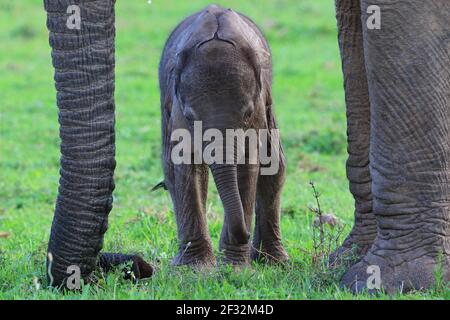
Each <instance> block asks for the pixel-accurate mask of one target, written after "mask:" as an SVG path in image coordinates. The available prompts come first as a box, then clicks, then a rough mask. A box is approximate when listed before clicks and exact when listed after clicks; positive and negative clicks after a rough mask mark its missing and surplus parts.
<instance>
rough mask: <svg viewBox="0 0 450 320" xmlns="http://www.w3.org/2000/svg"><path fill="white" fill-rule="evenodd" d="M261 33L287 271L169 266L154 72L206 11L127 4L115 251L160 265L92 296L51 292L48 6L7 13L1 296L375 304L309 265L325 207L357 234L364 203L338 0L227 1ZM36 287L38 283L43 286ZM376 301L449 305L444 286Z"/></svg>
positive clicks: (55, 153) (3, 17)
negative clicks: (186, 21)
mask: <svg viewBox="0 0 450 320" xmlns="http://www.w3.org/2000/svg"><path fill="white" fill-rule="evenodd" d="M216 2H217V3H219V4H223V5H224V6H227V7H232V8H233V9H235V10H236V11H241V12H243V13H245V14H247V15H249V16H250V17H251V18H253V19H254V20H255V22H257V23H258V24H259V25H260V26H261V28H262V29H263V31H264V33H265V35H266V36H267V39H268V41H269V43H270V44H271V47H272V53H273V60H274V102H275V110H276V115H277V117H278V122H279V127H280V129H281V134H282V139H283V143H284V146H285V150H286V156H287V161H288V173H287V181H286V184H285V189H284V193H283V200H282V232H283V237H284V244H285V246H286V248H287V250H288V252H289V254H290V256H291V263H290V265H288V266H286V267H268V266H261V265H254V266H253V267H252V268H249V269H245V270H242V271H241V272H234V271H233V270H231V269H229V268H226V267H222V268H219V269H217V270H214V271H210V272H206V273H199V272H194V271H192V270H190V269H187V268H177V269H174V268H171V267H170V260H171V258H172V257H173V256H174V255H175V253H176V250H177V242H176V226H175V219H174V215H173V212H172V209H171V202H170V199H169V196H168V194H167V193H164V192H163V191H161V192H156V193H150V189H151V188H152V187H153V186H154V185H155V184H156V183H158V182H159V181H161V178H162V168H161V164H160V117H159V90H158V83H157V65H158V63H159V58H160V54H161V51H162V48H163V45H164V42H165V40H166V37H167V36H168V34H169V32H170V31H171V30H172V28H174V27H175V25H176V24H177V23H178V22H179V21H181V19H182V18H184V17H185V16H187V15H188V14H190V13H193V12H195V11H196V10H198V9H201V8H202V7H204V6H206V5H207V4H208V1H195V2H193V1H174V0H171V1H167V0H165V1H162V0H154V1H153V3H152V4H151V5H149V4H148V3H147V1H146V0H133V1H125V0H118V1H117V4H116V19H117V21H116V27H117V38H116V43H117V47H116V79H117V80H116V110H117V112H116V120H117V127H116V142H117V146H116V147H117V169H116V171H115V181H116V190H115V191H114V208H113V210H112V212H111V214H110V226H109V230H108V232H107V233H106V237H105V245H104V249H105V250H107V251H123V252H140V253H142V255H143V256H144V257H145V258H146V259H147V260H149V261H152V262H153V263H154V264H155V265H156V266H157V273H156V274H155V276H154V277H153V278H152V279H151V280H148V281H142V282H140V283H138V284H132V283H130V282H127V281H125V280H122V279H121V275H120V274H119V273H112V274H108V275H105V276H104V277H102V276H101V279H100V280H99V282H98V283H97V284H91V285H86V286H84V287H83V290H82V292H81V293H68V294H66V295H62V294H61V293H59V292H57V291H55V290H51V289H48V288H47V284H46V280H45V265H44V262H45V254H46V246H47V241H48V237H49V230H50V224H51V220H52V215H53V211H54V204H55V197H56V192H57V187H58V179H59V172H58V170H59V136H58V122H57V107H56V103H55V88H54V82H53V68H52V67H51V60H50V48H49V45H48V31H47V29H46V25H45V23H46V15H45V12H44V10H43V4H42V1H36V0H21V1H2V2H1V3H0V121H1V122H0V139H1V140H0V232H7V233H8V234H9V236H8V237H4V238H0V299H233V298H234V299H367V298H369V297H368V296H365V295H360V296H358V297H353V296H352V295H351V294H350V293H348V292H345V291H343V290H342V289H340V288H339V287H338V282H337V281H336V278H337V275H336V274H333V273H329V274H328V273H323V272H321V271H320V270H319V269H318V268H317V267H316V266H314V265H313V264H312V263H311V257H310V255H308V254H307V253H305V250H306V251H308V250H310V249H311V247H312V219H313V215H312V214H311V213H310V212H309V210H308V206H309V205H313V204H314V200H315V199H314V197H313V195H312V190H311V188H310V186H309V182H310V181H311V180H312V181H314V182H315V185H316V187H317V189H318V190H319V192H320V193H321V197H320V200H321V205H322V207H323V208H324V210H325V211H326V212H332V213H334V214H335V215H336V216H338V217H339V218H340V219H341V220H342V221H343V222H344V223H345V224H346V225H347V228H346V232H348V231H349V230H350V225H351V223H352V220H353V200H352V198H351V195H350V193H349V191H348V183H347V180H346V177H345V169H344V165H345V160H346V135H345V130H346V123H345V106H344V98H343V86H342V76H341V71H340V68H341V67H340V59H339V53H338V47H337V39H336V37H337V36H336V23H335V17H334V4H333V1H330V0H314V1H313V0H302V1H299V0H277V1H274V0H271V1H268V0H264V1H240V0H239V1H238V0H229V1H216ZM208 208H209V209H208V221H209V227H210V232H211V235H212V238H213V241H214V244H215V246H216V247H217V243H218V237H219V235H220V230H221V226H222V219H223V211H222V206H221V203H220V201H219V198H218V195H217V192H216V190H215V188H214V187H212V188H211V190H210V195H209V200H208ZM37 284H40V286H39V285H37ZM377 298H383V299H389V298H403V299H411V298H415V299H424V298H427V299H428V298H438V299H445V298H447V299H448V298H450V293H449V292H448V291H445V290H443V289H442V288H436V289H435V290H431V291H428V292H422V293H412V294H408V295H402V296H400V295H399V296H395V297H387V296H384V295H381V296H379V297H377Z"/></svg>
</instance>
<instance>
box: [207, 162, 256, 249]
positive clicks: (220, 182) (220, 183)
mask: <svg viewBox="0 0 450 320" xmlns="http://www.w3.org/2000/svg"><path fill="white" fill-rule="evenodd" d="M210 169H211V172H212V175H213V177H214V182H215V183H216V187H217V191H218V192H219V196H220V199H221V200H222V204H223V208H224V214H225V219H224V223H225V227H224V228H223V232H222V241H221V244H224V245H231V246H235V245H243V244H247V243H248V240H249V237H250V235H249V232H248V230H247V227H246V224H245V219H244V209H243V207H242V201H241V197H240V195H239V187H238V180H237V165H236V164H212V165H210Z"/></svg>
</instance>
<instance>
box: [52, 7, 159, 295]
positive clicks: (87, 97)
mask: <svg viewBox="0 0 450 320" xmlns="http://www.w3.org/2000/svg"><path fill="white" fill-rule="evenodd" d="M78 3H79V4H78V5H77V6H75V7H74V6H72V4H73V1H69V0H67V1H65V0H46V1H44V5H45V9H46V10H47V13H48V19H47V26H48V28H49V30H50V45H51V47H52V58H53V65H54V67H55V82H56V89H57V91H58V95H57V104H58V107H59V123H60V137H61V170H60V174H61V177H60V187H59V194H58V198H57V202H56V210H55V216H54V219H53V224H52V228H51V234H50V241H49V245H48V252H49V253H51V255H50V254H49V257H51V258H49V259H48V260H47V263H48V270H49V280H50V282H51V285H54V286H60V285H65V279H66V277H68V276H69V275H70V274H71V273H69V274H68V273H67V269H68V267H69V266H77V267H79V268H80V271H81V276H82V277H83V278H88V276H89V275H90V274H91V272H92V271H93V270H94V268H95V266H96V265H97V264H99V265H100V266H102V267H104V268H106V269H108V268H110V267H112V266H114V265H116V264H117V263H121V262H125V261H133V262H134V266H133V269H134V270H135V271H136V273H137V274H136V275H137V276H139V277H145V276H148V275H151V272H152V268H151V266H149V265H147V264H146V263H145V262H144V261H143V260H142V259H140V258H138V257H137V256H133V255H128V256H122V255H119V254H107V255H105V256H104V257H102V259H100V260H99V259H98V253H99V251H100V249H101V248H102V244H103V234H104V233H105V231H106V229H107V224H108V213H109V212H110V210H111V207H112V191H113V189H114V181H113V173H114V168H115V160H114V150H115V148H114V35H115V32H114V1H113V0H96V1H79V2H78ZM69 7H71V9H70V10H68V9H69ZM68 11H69V13H68ZM72 14H75V15H76V16H78V14H79V17H80V18H81V20H80V21H79V22H80V24H79V25H78V26H77V23H76V22H77V19H75V20H74V21H75V23H74V24H73V25H72V24H70V23H69V24H68V20H69V22H71V21H72V20H70V19H71V18H70V16H71V15H72ZM72 22H73V21H72ZM139 267H144V269H145V270H139V271H138V269H139Z"/></svg>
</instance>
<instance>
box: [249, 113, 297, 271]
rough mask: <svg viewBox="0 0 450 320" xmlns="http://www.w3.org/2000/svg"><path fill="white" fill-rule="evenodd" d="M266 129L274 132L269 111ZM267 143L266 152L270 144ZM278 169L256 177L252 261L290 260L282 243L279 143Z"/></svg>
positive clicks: (282, 165) (282, 164)
mask: <svg viewBox="0 0 450 320" xmlns="http://www.w3.org/2000/svg"><path fill="white" fill-rule="evenodd" d="M268 123H269V129H275V128H276V124H275V119H274V117H273V115H272V114H271V111H270V110H269V115H268ZM268 143H269V146H268V148H269V150H270V148H271V146H270V140H269V141H268ZM278 145H279V146H280V148H279V167H278V171H277V172H276V174H274V175H261V174H260V175H259V176H258V187H257V193H256V215H255V216H256V217H255V232H254V235H253V244H252V251H251V258H252V260H257V261H264V262H273V263H283V262H285V261H287V260H288V259H289V256H288V254H287V252H286V250H285V249H284V247H283V245H282V243H281V231H280V214H281V203H280V201H281V192H282V189H283V185H284V181H285V169H286V164H285V156H284V152H283V148H282V147H281V143H280V142H279V144H278Z"/></svg>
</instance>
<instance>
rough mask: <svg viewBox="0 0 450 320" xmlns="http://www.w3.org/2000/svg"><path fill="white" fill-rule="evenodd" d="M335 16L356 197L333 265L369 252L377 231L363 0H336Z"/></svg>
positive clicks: (349, 168)
mask: <svg viewBox="0 0 450 320" xmlns="http://www.w3.org/2000/svg"><path fill="white" fill-rule="evenodd" d="M336 18H337V22H338V33H339V48H340V52H341V59H342V71H343V75H344V88H345V103H346V106H347V139H348V148H347V151H348V159H347V163H346V167H347V178H348V180H349V184H350V191H351V193H352V195H353V198H354V199H355V223H354V226H353V229H352V231H351V232H350V234H349V235H348V237H347V238H346V239H345V241H344V243H343V244H342V246H341V247H340V248H338V249H337V251H336V252H334V254H332V255H331V256H330V263H331V264H332V265H334V264H335V263H336V262H337V261H339V260H341V259H345V260H348V259H349V260H359V258H360V257H361V256H363V255H364V254H366V252H367V250H368V249H369V247H370V246H371V245H372V243H373V241H374V239H375V236H376V233H377V226H376V221H375V216H374V214H373V212H372V190H371V189H372V178H371V176H370V170H369V146H370V102H369V89H368V85H367V77H366V70H365V65H364V48H363V31H362V22H361V9H360V0H336ZM354 249H355V250H354Z"/></svg>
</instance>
